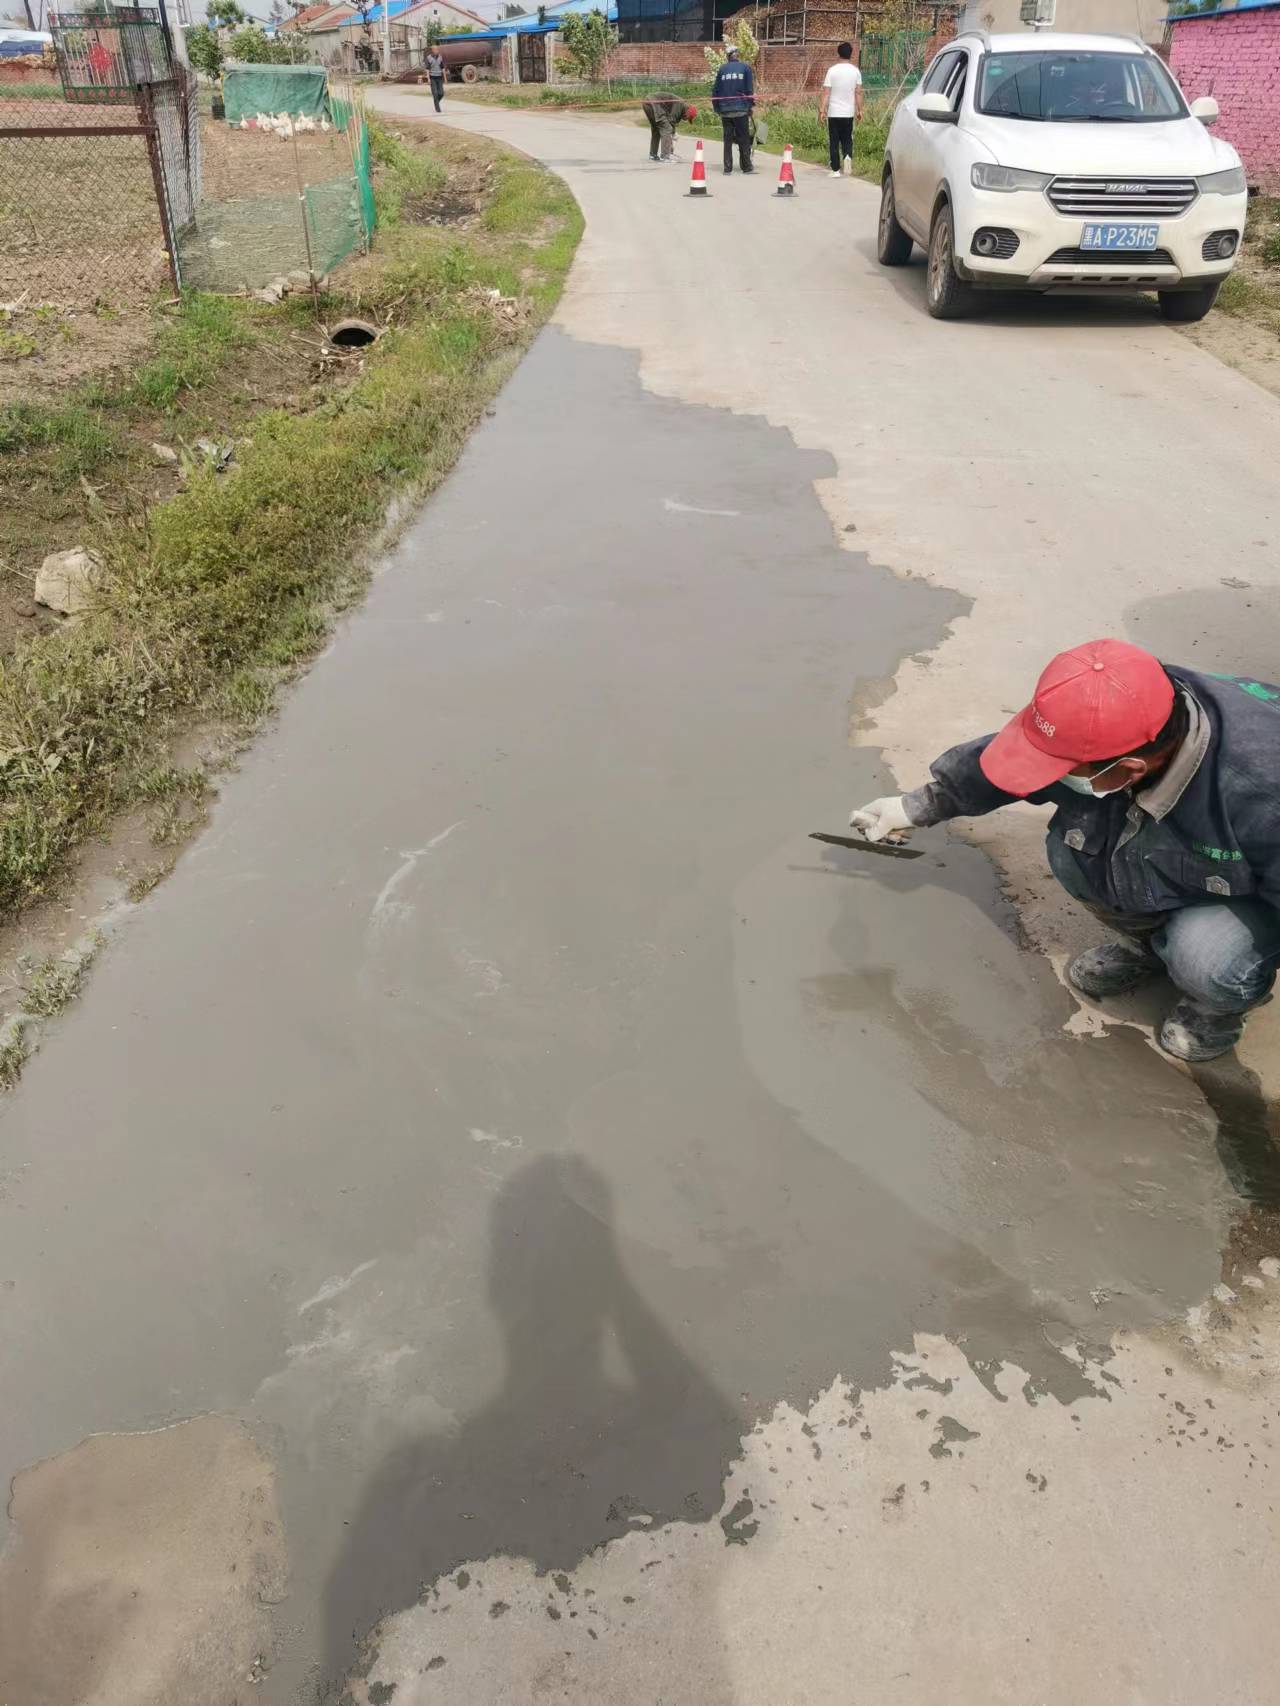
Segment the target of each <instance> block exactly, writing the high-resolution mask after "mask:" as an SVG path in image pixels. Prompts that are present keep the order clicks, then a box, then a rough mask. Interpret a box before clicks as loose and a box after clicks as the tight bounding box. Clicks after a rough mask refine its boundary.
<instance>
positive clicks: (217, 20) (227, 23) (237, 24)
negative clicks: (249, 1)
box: [205, 0, 249, 30]
mask: <svg viewBox="0 0 1280 1706" xmlns="http://www.w3.org/2000/svg"><path fill="white" fill-rule="evenodd" d="M205 15H206V17H207V18H208V20H209V28H210V29H213V30H238V29H241V28H243V26H244V25H245V24H247V23H248V22H249V19H248V17H247V16H246V15H245V11H244V8H243V7H242V6H241V5H240V3H239V0H209V3H208V5H207V6H206V7H205Z"/></svg>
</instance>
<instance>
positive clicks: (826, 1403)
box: [351, 1264, 1280, 1706]
mask: <svg viewBox="0 0 1280 1706" xmlns="http://www.w3.org/2000/svg"><path fill="white" fill-rule="evenodd" d="M1272 1266H1273V1268H1274V1267H1275V1264H1272ZM1254 1277H1255V1278H1256V1279H1262V1276H1261V1275H1256V1274H1255V1276H1254ZM1262 1284H1263V1286H1264V1288H1265V1289H1264V1290H1263V1291H1258V1290H1256V1289H1253V1290H1250V1291H1249V1292H1248V1293H1247V1301H1245V1302H1239V1301H1233V1302H1232V1303H1231V1304H1229V1305H1223V1304H1220V1303H1219V1304H1215V1305H1214V1306H1213V1308H1212V1310H1209V1311H1206V1310H1201V1311H1195V1312H1193V1314H1192V1316H1191V1317H1190V1318H1189V1320H1187V1321H1185V1322H1183V1323H1180V1324H1179V1325H1178V1326H1176V1327H1173V1328H1170V1329H1167V1330H1165V1331H1164V1332H1162V1333H1160V1334H1157V1335H1154V1336H1132V1337H1130V1336H1122V1337H1121V1338H1120V1340H1119V1342H1118V1344H1117V1347H1116V1354H1115V1357H1114V1359H1113V1360H1112V1361H1111V1363H1110V1364H1109V1365H1108V1367H1107V1368H1106V1370H1105V1371H1102V1370H1099V1369H1096V1368H1094V1369H1092V1370H1091V1371H1090V1370H1088V1369H1087V1368H1086V1372H1089V1373H1090V1374H1091V1380H1092V1385H1093V1391H1092V1395H1089V1396H1084V1397H1081V1398H1077V1399H1076V1400H1074V1401H1072V1402H1069V1403H1061V1402H1059V1401H1058V1400H1057V1399H1055V1398H1053V1397H1048V1396H1036V1395H1035V1394H1028V1393H1026V1392H1025V1391H1024V1390H1023V1382H1022V1376H1021V1371H1019V1370H1018V1369H1016V1368H1014V1367H1011V1366H1009V1367H1006V1368H1004V1369H1003V1370H1002V1371H1001V1372H1000V1373H999V1374H998V1375H997V1377H996V1380H995V1383H994V1386H990V1387H989V1386H987V1385H984V1384H983V1383H982V1382H981V1381H980V1380H979V1379H978V1377H977V1376H976V1375H975V1373H974V1371H973V1369H972V1368H971V1367H970V1366H969V1364H968V1362H967V1361H966V1359H965V1356H964V1354H963V1352H962V1351H961V1350H960V1349H958V1348H957V1347H956V1346H955V1345H953V1344H951V1343H950V1342H948V1341H947V1340H945V1339H939V1338H932V1337H921V1338H918V1339H917V1340H916V1342H915V1345H914V1347H913V1349H912V1351H911V1353H910V1354H909V1355H907V1356H903V1357H900V1358H898V1359H897V1368H896V1377H895V1380H894V1383H893V1384H892V1385H890V1386H889V1387H887V1388H886V1389H884V1390H881V1391H875V1392H869V1393H866V1394H864V1395H863V1396H861V1397H859V1396H857V1395H856V1394H854V1393H853V1392H851V1390H850V1389H849V1388H848V1387H847V1386H845V1385H844V1384H843V1383H842V1382H836V1383H835V1384H834V1385H833V1386H832V1387H831V1388H830V1389H829V1390H828V1391H827V1392H825V1393H824V1394H823V1395H822V1397H821V1398H820V1399H819V1400H818V1401H817V1402H816V1403H815V1404H814V1405H813V1407H812V1408H811V1409H810V1410H809V1411H808V1413H807V1414H804V1413H802V1412H799V1411H796V1410H794V1409H791V1408H789V1407H788V1406H786V1405H780V1406H779V1407H778V1409H777V1410H776V1411H775V1412H774V1414H773V1416H772V1417H771V1418H770V1419H769V1420H768V1421H765V1422H762V1423H761V1424H759V1425H758V1426H757V1427H756V1428H755V1429H754V1431H753V1432H752V1433H751V1434H749V1435H748V1436H747V1437H746V1439H745V1440H744V1442H743V1451H742V1456H741V1457H740V1459H739V1460H738V1461H737V1462H736V1463H735V1464H734V1466H733V1469H732V1471H731V1473H730V1475H729V1477H728V1479H727V1481H726V1483H725V1487H724V1497H723V1503H722V1507H721V1511H720V1513H719V1520H718V1521H713V1522H710V1523H705V1524H700V1525H690V1524H679V1523H677V1524H672V1525H669V1526H666V1527H663V1528H660V1529H657V1530H653V1531H650V1532H636V1533H633V1534H630V1535H627V1536H625V1537H624V1538H622V1539H620V1540H617V1541H614V1542H613V1543H612V1544H610V1545H609V1546H607V1547H605V1548H602V1549H601V1550H600V1551H598V1552H596V1553H595V1554H594V1555H593V1556H591V1557H590V1558H588V1559H587V1560H586V1561H585V1562H584V1563H583V1564H582V1565H581V1566H580V1567H579V1568H578V1569H576V1570H574V1571H572V1572H570V1573H555V1574H548V1575H538V1574H537V1573H536V1572H535V1571H534V1569H533V1568H532V1567H531V1566H530V1565H529V1564H528V1563H527V1562H526V1561H524V1560H522V1559H518V1558H487V1559H477V1560H475V1561H474V1562H472V1563H469V1564H468V1565H467V1566H466V1567H465V1568H463V1569H460V1570H457V1571H455V1572H454V1573H452V1574H451V1575H450V1576H449V1577H447V1578H444V1579H442V1580H440V1581H439V1582H437V1583H435V1584H434V1585H432V1586H431V1587H430V1588H429V1591H427V1592H426V1593H425V1594H424V1597H423V1599H422V1602H421V1603H420V1604H419V1605H417V1606H415V1607H414V1608H412V1609H411V1610H408V1611H406V1612H403V1613H402V1614H401V1615H399V1616H397V1617H395V1618H392V1619H390V1620H389V1621H388V1622H387V1623H386V1624H384V1625H383V1626H382V1628H381V1629H380V1630H379V1631H378V1632H377V1634H376V1636H375V1639H374V1642H373V1643H372V1646H373V1649H374V1650H375V1651H376V1657H375V1658H374V1660H373V1662H372V1665H371V1667H370V1669H369V1671H368V1675H367V1677H366V1678H365V1679H363V1680H360V1681H357V1682H354V1683H353V1684H352V1685H351V1698H352V1699H353V1700H354V1701H355V1702H357V1706H371V1703H381V1702H387V1701H394V1706H437V1703H439V1706H445V1703H448V1706H455V1703H456V1702H459V1701H467V1702H470V1703H472V1706H508V1703H509V1706H517V1703H519V1706H524V1703H525V1702H529V1701H533V1700H541V1699H547V1700H556V1701H562V1702H571V1703H580V1706H635V1703H636V1702H641V1701H643V1702H656V1701H661V1702H664V1703H665V1706H695V1703H696V1706H778V1702H782V1701H787V1702H792V1701H794V1702H800V1701H803V1702H804V1703H805V1706H849V1702H850V1701H854V1700H856V1701H867V1702H875V1706H894V1703H901V1706H918V1703H919V1702H921V1701H925V1700H945V1701H947V1702H948V1706H1027V1703H1028V1702H1031V1701H1034V1702H1036V1703H1037V1706H1079V1703H1080V1702H1081V1701H1085V1700H1106V1701H1116V1702H1119V1701H1125V1702H1132V1703H1135V1706H1137V1703H1140V1702H1142V1703H1145V1702H1151V1703H1154V1702H1159V1703H1160V1706H1203V1703H1204V1702H1205V1701H1209V1700H1212V1701H1214V1702H1215V1703H1217V1706H1228V1703H1232V1706H1256V1703H1257V1702H1259V1701H1262V1700H1265V1699H1270V1698H1272V1697H1273V1695H1274V1678H1275V1674H1276V1667H1277V1664H1280V1628H1278V1627H1277V1624H1276V1620H1275V1617H1274V1615H1273V1611H1272V1606H1273V1602H1274V1598H1275V1593H1276V1589H1277V1586H1278V1585H1280V1568H1278V1566H1277V1563H1276V1558H1277V1549H1276V1545H1277V1540H1278V1539H1280V1532H1278V1528H1280V1525H1278V1524H1277V1520H1276V1516H1275V1513H1274V1510H1273V1499H1274V1489H1273V1481H1274V1478H1275V1473H1276V1470H1275V1463H1274V1458H1275V1453H1274V1450H1273V1444H1272V1442H1273V1438H1274V1429H1275V1426H1276V1423H1277V1417H1278V1416H1280V1408H1278V1407H1277V1399H1278V1398H1280V1381H1278V1378H1277V1377H1278V1375H1280V1306H1278V1304H1277V1301H1276V1294H1277V1293H1280V1283H1278V1282H1276V1281H1275V1280H1271V1279H1264V1280H1262ZM1228 1654H1229V1655H1231V1657H1230V1663H1229V1666H1227V1667H1226V1668H1224V1662H1223V1661H1224V1655H1228Z"/></svg>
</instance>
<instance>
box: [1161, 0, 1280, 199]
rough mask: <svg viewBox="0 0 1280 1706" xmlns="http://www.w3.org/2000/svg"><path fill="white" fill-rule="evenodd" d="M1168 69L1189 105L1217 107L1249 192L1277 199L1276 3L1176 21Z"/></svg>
mask: <svg viewBox="0 0 1280 1706" xmlns="http://www.w3.org/2000/svg"><path fill="white" fill-rule="evenodd" d="M1169 64H1170V65H1171V66H1172V68H1173V72H1174V75H1175V76H1176V77H1177V79H1178V81H1179V83H1181V85H1182V87H1183V90H1184V91H1185V93H1186V96H1187V99H1188V100H1192V101H1193V100H1195V98H1196V96H1197V95H1212V96H1213V97H1214V99H1215V100H1216V101H1217V103H1218V106H1219V107H1220V108H1221V111H1222V117H1221V118H1220V119H1219V121H1218V123H1217V125H1216V127H1215V129H1216V132H1217V134H1218V135H1219V136H1225V137H1226V139H1227V141H1228V142H1231V143H1233V144H1234V145H1235V147H1236V148H1237V149H1238V150H1239V153H1240V158H1241V159H1242V160H1243V161H1244V167H1245V171H1246V172H1247V173H1248V175H1249V183H1250V185H1251V186H1257V188H1259V189H1262V190H1265V191H1268V192H1270V193H1272V194H1277V193H1280V0H1262V4H1252V5H1250V4H1244V5H1240V6H1238V7H1236V8H1235V9H1234V10H1232V11H1224V12H1194V13H1192V14H1191V15H1190V16H1189V17H1185V18H1175V19H1174V20H1173V47H1172V50H1171V52H1170V55H1169Z"/></svg>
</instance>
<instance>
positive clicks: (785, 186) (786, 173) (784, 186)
mask: <svg viewBox="0 0 1280 1706" xmlns="http://www.w3.org/2000/svg"><path fill="white" fill-rule="evenodd" d="M795 193H796V169H795V167H794V166H793V165H792V164H791V144H790V143H789V142H788V144H787V146H786V147H785V148H784V149H783V150H782V165H781V166H780V167H779V169H778V194H779V195H794V194H795Z"/></svg>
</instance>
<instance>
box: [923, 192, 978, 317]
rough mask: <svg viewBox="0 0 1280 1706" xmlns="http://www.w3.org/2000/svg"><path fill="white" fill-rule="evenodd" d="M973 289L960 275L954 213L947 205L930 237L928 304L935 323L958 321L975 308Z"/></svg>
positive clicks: (936, 214)
mask: <svg viewBox="0 0 1280 1706" xmlns="http://www.w3.org/2000/svg"><path fill="white" fill-rule="evenodd" d="M973 297H974V291H973V286H972V285H968V284H966V283H965V282H964V280H963V279H962V278H961V277H960V274H959V273H958V272H957V271H956V232H955V224H954V222H953V221H952V218H951V209H950V208H949V207H948V206H947V204H946V202H943V204H942V206H941V207H940V208H939V209H938V211H937V212H936V213H935V214H934V216H933V229H932V230H931V231H930V233H929V264H928V266H927V268H926V270H925V303H926V305H927V307H928V309H929V312H930V314H932V315H933V317H934V319H935V320H958V319H960V318H961V316H962V315H964V314H968V313H970V312H971V310H972V308H973Z"/></svg>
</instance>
